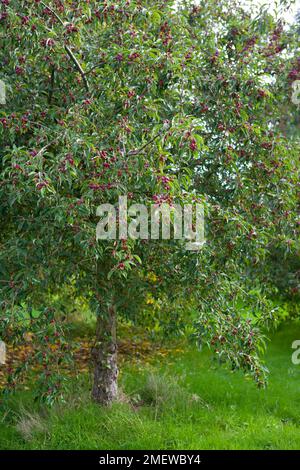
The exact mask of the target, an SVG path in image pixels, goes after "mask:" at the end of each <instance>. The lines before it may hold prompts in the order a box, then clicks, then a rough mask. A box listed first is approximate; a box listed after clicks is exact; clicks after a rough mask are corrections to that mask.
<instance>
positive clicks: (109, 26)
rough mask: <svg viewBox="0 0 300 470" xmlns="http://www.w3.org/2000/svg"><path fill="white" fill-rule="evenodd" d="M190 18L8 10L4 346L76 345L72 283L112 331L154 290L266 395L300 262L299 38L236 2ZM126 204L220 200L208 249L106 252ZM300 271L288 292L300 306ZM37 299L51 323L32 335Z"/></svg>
mask: <svg viewBox="0 0 300 470" xmlns="http://www.w3.org/2000/svg"><path fill="white" fill-rule="evenodd" d="M175 3H176V2H172V1H170V2H162V1H154V0H153V1H143V2H139V1H120V2H117V3H114V2H111V1H105V2H99V1H97V2H96V1H92V0H91V1H78V2H72V1H68V0H65V1H60V0H53V1H48V2H42V1H39V0H37V1H21V0H11V1H3V2H2V13H1V21H0V28H1V29H0V38H1V42H2V46H3V47H2V48H1V52H0V54H1V63H2V64H3V69H2V70H1V78H2V79H3V80H4V81H5V83H6V85H7V104H6V105H5V106H4V107H2V108H1V111H0V113H1V117H0V123H1V126H0V138H1V141H0V145H1V162H0V174H1V186H0V197H1V208H0V216H1V221H0V228H1V234H0V261H1V265H0V291H1V298H0V302H1V317H0V325H1V337H3V339H5V340H7V339H9V340H10V341H14V340H16V341H17V340H18V341H19V340H22V338H24V328H25V329H26V330H27V331H31V330H32V331H33V332H34V334H35V335H37V336H38V337H41V338H42V339H44V346H45V350H46V351H48V350H49V342H50V343H51V341H54V342H57V341H62V342H63V339H62V338H60V336H59V335H60V333H59V331H58V330H60V326H59V322H60V321H61V317H60V316H59V315H57V314H56V313H55V312H54V311H53V309H54V304H53V303H52V302H51V300H52V299H53V296H54V295H58V292H60V291H61V289H62V287H64V286H66V288H67V289H70V291H71V292H72V295H70V298H69V303H72V302H73V298H75V297H84V298H85V299H86V301H89V302H90V306H91V309H92V311H93V312H95V313H96V314H98V315H99V316H103V318H104V317H105V315H106V316H107V315H109V313H107V312H108V309H109V306H110V305H114V306H116V307H117V311H118V313H119V314H120V315H124V316H127V317H129V318H131V319H136V318H138V316H139V315H138V313H139V311H140V310H141V309H142V308H143V306H144V305H145V300H147V295H148V294H149V292H150V291H152V295H153V296H154V298H155V299H156V300H157V301H164V302H166V303H169V305H172V306H173V305H174V307H175V308H176V302H177V304H178V303H180V302H181V299H182V298H185V299H187V298H188V299H190V300H191V302H192V303H193V305H195V306H196V308H197V310H198V311H199V321H198V323H197V331H198V336H199V341H201V342H204V341H206V342H208V344H209V345H210V346H211V347H212V348H213V349H214V351H215V352H216V353H217V354H218V355H219V357H220V360H221V361H222V360H224V361H229V363H230V365H231V367H232V368H233V369H236V368H242V369H243V370H244V371H245V372H247V373H250V374H252V375H253V377H254V378H255V379H256V380H257V382H258V383H259V384H260V385H262V384H264V372H265V369H264V367H263V366H262V365H261V362H260V360H259V357H258V356H259V353H260V352H261V350H262V348H263V336H262V334H261V329H260V328H261V326H265V325H266V324H267V323H268V322H269V323H273V322H274V318H276V311H273V309H272V308H270V305H271V304H270V302H269V300H268V295H273V294H274V293H276V294H278V286H277V288H276V283H274V272H273V271H274V270H275V271H276V269H277V262H275V263H274V262H273V261H274V256H280V257H283V258H285V257H286V256H290V257H293V258H295V259H296V256H297V253H298V256H299V237H298V235H299V232H297V230H299V220H298V219H297V196H298V194H297V181H298V178H299V168H298V165H299V160H298V159H299V146H298V143H297V142H296V141H292V140H288V139H287V138H286V137H285V135H284V132H283V131H282V129H281V127H280V125H279V124H280V119H281V113H282V110H283V104H284V103H286V92H287V91H286V85H287V84H290V77H291V71H292V70H294V68H293V67H294V65H293V64H294V60H295V57H297V47H298V44H297V36H296V35H295V32H294V31H293V29H291V28H290V29H289V28H284V27H283V25H282V24H281V22H276V21H275V19H274V18H273V17H272V16H271V15H270V14H269V13H267V12H264V11H263V12H262V14H261V15H259V16H258V17H256V18H255V19H253V17H252V16H251V15H250V13H247V12H246V11H245V10H244V9H243V8H242V7H240V6H239V3H238V2H235V1H226V0H222V1H218V2H216V1H213V0H211V1H205V2H204V1H203V2H200V4H199V5H198V6H197V5H194V4H192V3H191V2H182V4H180V6H179V5H177V6H175ZM283 84H284V85H283ZM291 106H292V105H291ZM123 194H127V195H128V196H129V198H130V200H132V201H134V202H135V203H143V204H145V205H149V204H150V203H152V202H153V201H155V202H163V201H164V202H169V203H173V202H177V203H181V204H182V203H184V202H191V201H201V202H203V204H204V205H205V212H206V223H207V226H206V239H207V243H206V246H205V248H204V249H203V250H202V251H201V252H199V253H189V252H187V251H186V250H185V247H184V246H183V244H182V243H181V242H178V243H177V242H176V243H175V242H173V241H172V242H166V241H158V242H152V241H149V242H143V241H140V240H127V241H126V240H123V241H116V242H111V243H107V242H96V237H95V230H96V224H97V218H96V208H97V206H98V205H99V204H100V203H107V202H110V203H113V204H115V203H116V202H117V199H118V196H119V195H123ZM297 250H298V251H297ZM298 259H299V258H298ZM285 272H286V271H285ZM287 272H288V274H289V267H288V268H287ZM294 273H295V270H293V273H292V275H291V276H290V284H288V285H286V284H284V286H283V289H284V290H285V291H286V292H287V294H288V295H290V294H294V295H296V296H297V295H298V284H297V282H299V281H298V280H297V279H296V278H295V276H294ZM149 274H150V279H149ZM151 276H152V279H155V282H153V281H151ZM153 276H154V278H153ZM276 289H277V290H276ZM133 299H134V300H135V301H134V302H133ZM22 302H26V306H27V308H28V311H29V313H30V312H31V311H32V310H31V309H32V308H34V307H35V308H38V310H39V311H42V312H44V313H43V314H42V315H44V316H42V320H43V319H44V323H43V321H42V325H43V326H41V321H40V320H39V321H37V320H36V318H35V317H34V315H31V316H30V317H29V319H27V323H26V325H25V327H24V323H23V319H22V312H21V313H20V310H19V307H20V305H22ZM23 305H24V304H23ZM22 310H23V308H22ZM175 318H176V317H175ZM49 320H51V321H49ZM51 338H52V339H51ZM53 338H54V339H53ZM47 354H48V353H47V352H46V354H45V355H44V354H43V353H42V352H41V351H40V349H39V351H38V355H37V359H38V360H39V361H40V363H41V364H42V365H43V366H44V372H43V374H44V379H45V380H44V383H46V384H47V383H48V377H49V376H51V374H52V371H51V362H52V360H49V358H48V359H47V357H48V356H47ZM15 381H16V378H14V377H11V378H10V384H11V385H12V386H14V385H15V383H16V382H15ZM59 384H60V381H59V379H58V378H55V380H54V383H53V384H51V386H50V387H48V385H46V387H47V388H46V391H45V390H44V391H43V392H44V394H43V396H45V394H46V395H47V394H49V395H53V394H55V393H56V392H57V390H58V388H59Z"/></svg>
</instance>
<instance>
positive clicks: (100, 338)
mask: <svg viewBox="0 0 300 470" xmlns="http://www.w3.org/2000/svg"><path fill="white" fill-rule="evenodd" d="M92 358H93V362H94V383H93V389H92V398H93V400H95V401H96V402H97V403H99V404H101V405H106V406H107V405H110V404H111V403H112V402H113V401H114V400H116V398H117V396H118V382H117V380H118V364H117V339H116V310H115V307H114V306H110V307H109V308H108V309H107V312H106V315H105V316H98V319H97V327H96V343H95V346H94V347H93V350H92Z"/></svg>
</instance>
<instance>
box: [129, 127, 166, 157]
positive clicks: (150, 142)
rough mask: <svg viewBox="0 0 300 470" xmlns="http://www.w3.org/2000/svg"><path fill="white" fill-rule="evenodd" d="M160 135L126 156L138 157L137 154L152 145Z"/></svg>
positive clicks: (159, 133)
mask: <svg viewBox="0 0 300 470" xmlns="http://www.w3.org/2000/svg"><path fill="white" fill-rule="evenodd" d="M160 135H161V132H158V133H157V134H156V135H155V136H154V137H153V138H152V139H151V140H149V141H148V142H146V143H145V144H144V145H142V147H140V148H139V149H136V150H131V151H130V152H128V155H138V154H139V153H141V152H142V151H143V150H144V149H145V148H146V147H148V145H150V144H152V143H153V142H154V141H155V140H156V139H157V138H158V137H159V136H160Z"/></svg>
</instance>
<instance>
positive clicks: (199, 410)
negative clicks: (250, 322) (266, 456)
mask: <svg viewBox="0 0 300 470" xmlns="http://www.w3.org/2000/svg"><path fill="white" fill-rule="evenodd" d="M295 339H300V325H299V323H295V324H293V325H290V326H285V327H284V328H282V329H281V330H279V331H278V332H277V333H276V334H275V335H274V337H273V339H272V341H271V343H270V345H269V348H268V353H267V355H266V363H267V366H268V368H269V370H270V377H269V385H268V388H267V389H265V390H258V389H257V388H256V386H255V384H254V383H252V382H251V381H248V380H245V378H244V377H243V376H242V375H241V374H239V373H231V372H230V371H228V370H226V369H225V368H223V367H219V366H218V365H217V364H216V363H215V362H213V361H212V357H211V355H210V353H209V352H208V351H203V352H201V353H199V352H198V351H197V350H196V349H194V348H192V347H188V348H187V350H186V351H185V352H182V353H178V352H177V353H174V355H168V356H165V357H164V359H159V360H156V362H154V363H153V364H151V365H149V364H145V366H144V367H141V366H138V365H130V364H129V363H128V362H127V363H126V364H125V365H124V367H123V368H122V373H121V377H120V383H121V386H122V390H123V395H124V396H123V397H121V399H120V402H119V403H116V404H115V405H114V406H113V407H112V408H110V409H103V408H101V407H99V406H97V405H95V404H93V403H91V402H90V400H89V390H88V385H87V382H88V381H87V377H85V378H82V380H81V383H80V384H78V383H76V384H74V390H73V392H72V393H71V394H70V396H69V397H68V399H67V402H66V403H65V404H63V405H57V406H55V407H53V408H51V409H45V408H44V409H43V408H38V406H37V405H33V402H32V397H31V395H30V392H29V391H28V392H23V393H19V394H17V395H16V396H15V397H14V398H13V399H10V402H9V403H6V404H3V405H2V407H1V417H0V420H1V433H0V448H1V449H98V450H101V449H147V450H148V449H149V450H150V449H299V448H300V365H299V366H296V365H293V364H292V362H291V354H292V349H291V344H292V342H293V341H294V340H295Z"/></svg>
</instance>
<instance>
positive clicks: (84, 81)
mask: <svg viewBox="0 0 300 470" xmlns="http://www.w3.org/2000/svg"><path fill="white" fill-rule="evenodd" d="M41 5H43V6H44V7H45V8H47V9H48V10H49V11H51V13H52V15H54V16H55V18H56V19H57V20H58V21H59V22H60V24H61V25H62V26H65V24H64V22H63V20H62V19H61V18H60V16H59V15H58V14H57V13H56V12H55V11H54V10H52V8H50V7H49V6H48V5H46V3H44V2H41ZM65 51H66V52H67V54H68V56H69V57H70V59H71V60H72V62H73V64H74V65H75V67H76V68H77V70H78V72H79V73H80V75H81V77H82V80H83V83H84V86H85V89H86V91H89V89H90V87H89V83H88V81H87V78H86V76H85V73H84V71H83V69H82V67H81V65H80V63H79V62H78V60H77V59H76V57H75V55H74V54H73V52H72V51H71V49H70V48H69V47H68V46H67V45H66V44H65Z"/></svg>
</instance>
